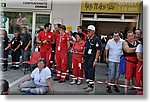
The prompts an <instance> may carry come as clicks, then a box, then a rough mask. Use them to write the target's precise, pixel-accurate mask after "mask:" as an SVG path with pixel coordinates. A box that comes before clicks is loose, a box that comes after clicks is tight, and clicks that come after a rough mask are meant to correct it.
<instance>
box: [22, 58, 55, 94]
mask: <svg viewBox="0 0 150 102" xmlns="http://www.w3.org/2000/svg"><path fill="white" fill-rule="evenodd" d="M37 66H38V67H37V68H35V69H34V70H33V72H32V73H31V76H30V77H28V78H27V79H24V80H22V81H21V82H20V84H19V88H20V91H25V92H30V93H33V94H46V93H47V92H48V91H49V90H51V93H52V94H53V92H54V91H53V86H52V84H51V81H50V78H51V71H50V69H49V68H48V67H46V60H45V59H43V58H39V59H38V60H37Z"/></svg>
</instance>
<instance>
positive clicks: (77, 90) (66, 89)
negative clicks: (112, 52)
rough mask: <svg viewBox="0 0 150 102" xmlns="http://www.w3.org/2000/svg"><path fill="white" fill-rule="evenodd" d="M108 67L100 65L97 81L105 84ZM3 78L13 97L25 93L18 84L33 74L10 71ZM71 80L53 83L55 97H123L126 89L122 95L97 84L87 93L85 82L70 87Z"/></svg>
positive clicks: (97, 67)
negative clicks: (109, 91)
mask: <svg viewBox="0 0 150 102" xmlns="http://www.w3.org/2000/svg"><path fill="white" fill-rule="evenodd" d="M106 72H107V67H106V64H98V65H97V66H96V80H97V81H102V82H105V81H106V79H107V76H106ZM2 74H3V77H4V78H5V79H7V80H8V81H9V83H10V90H11V94H13V95H22V94H23V93H22V92H20V91H19V88H18V82H19V81H20V80H22V79H23V78H25V77H27V76H29V75H30V74H31V73H30V72H27V74H25V75H24V74H23V71H21V69H19V70H13V69H9V70H8V71H7V72H2ZM70 81H71V77H70V80H67V81H66V82H65V83H58V82H57V81H52V82H53V86H54V91H55V95H123V92H124V88H121V87H119V89H120V93H116V92H115V91H114V90H113V88H112V93H111V94H110V93H107V92H106V86H107V85H105V84H98V83H95V88H94V91H92V92H89V93H88V92H85V91H84V89H83V87H86V86H87V84H86V82H85V81H83V83H82V84H81V85H70ZM120 84H124V76H123V75H121V76H120ZM48 94H50V93H48ZM129 94H130V95H135V94H136V90H129Z"/></svg>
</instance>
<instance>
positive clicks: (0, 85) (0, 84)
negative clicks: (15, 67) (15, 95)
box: [0, 79, 9, 95]
mask: <svg viewBox="0 0 150 102" xmlns="http://www.w3.org/2000/svg"><path fill="white" fill-rule="evenodd" d="M8 89H9V83H8V81H7V80H5V79H1V80H0V93H1V95H4V93H5V92H8Z"/></svg>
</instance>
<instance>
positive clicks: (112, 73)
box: [108, 61, 120, 81]
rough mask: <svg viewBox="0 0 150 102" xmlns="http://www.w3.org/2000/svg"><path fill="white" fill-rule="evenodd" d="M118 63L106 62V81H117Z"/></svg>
mask: <svg viewBox="0 0 150 102" xmlns="http://www.w3.org/2000/svg"><path fill="white" fill-rule="evenodd" d="M119 76H120V74H119V63H118V62H111V61H109V62H108V80H109V81H113V80H114V79H115V80H118V79H119Z"/></svg>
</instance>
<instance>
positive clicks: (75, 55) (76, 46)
mask: <svg viewBox="0 0 150 102" xmlns="http://www.w3.org/2000/svg"><path fill="white" fill-rule="evenodd" d="M84 44H85V42H84V41H82V42H80V43H79V42H77V41H76V42H74V44H73V47H72V48H73V50H77V51H78V52H83V50H84ZM72 57H73V58H82V57H83V55H81V54H78V53H73V55H72Z"/></svg>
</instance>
